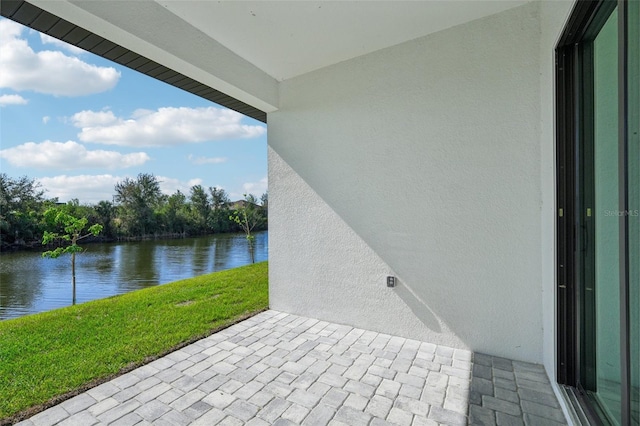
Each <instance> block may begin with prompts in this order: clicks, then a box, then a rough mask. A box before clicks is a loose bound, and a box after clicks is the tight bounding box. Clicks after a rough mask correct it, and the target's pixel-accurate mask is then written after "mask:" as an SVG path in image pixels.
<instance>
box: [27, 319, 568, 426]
mask: <svg viewBox="0 0 640 426" xmlns="http://www.w3.org/2000/svg"><path fill="white" fill-rule="evenodd" d="M58 424H61V425H62V424H63V425H87V426H88V425H94V424H95V425H136V424H139V425H146V424H155V425H187V424H194V425H249V426H251V425H273V424H275V425H323V426H324V425H337V426H339V425H350V426H354V425H371V426H374V425H394V424H395V425H409V426H411V425H438V424H440V425H443V424H444V425H467V424H471V425H511V424H513V425H537V424H545V425H562V424H566V423H565V420H564V416H563V414H562V410H561V409H560V406H559V404H558V401H557V400H556V398H555V395H554V393H553V391H552V389H551V385H550V383H549V380H548V378H547V375H546V373H545V371H544V368H543V367H542V366H540V365H535V364H529V363H524V362H519V361H512V360H509V359H505V358H499V357H492V356H489V355H484V354H477V353H476V354H473V353H471V352H469V351H465V350H460V349H452V348H449V347H444V346H437V345H434V344H431V343H428V342H420V341H417V340H411V339H405V338H402V337H398V336H390V335H387V334H384V333H376V332H373V331H366V330H361V329H357V328H353V327H349V326H345V325H340V324H333V323H329V322H326V321H318V320H315V319H312V318H306V317H301V316H296V315H290V314H285V313H280V312H277V311H266V312H263V313H260V314H258V315H256V316H254V317H252V318H249V319H248V320H245V321H243V322H241V323H238V324H236V325H234V326H232V327H229V328H227V329H225V330H223V331H221V332H219V333H216V334H214V335H211V336H209V337H207V338H205V339H202V340H200V341H198V342H196V343H193V344H192V345H189V346H187V347H185V348H182V349H180V350H178V351H175V352H173V353H171V354H169V355H167V356H166V357H164V358H161V359H158V360H156V361H153V362H152V363H150V364H148V365H145V366H143V367H141V368H138V369H136V370H134V371H131V372H129V373H126V374H124V375H122V376H120V377H118V378H116V379H114V380H112V381H111V382H108V383H104V384H102V385H99V386H97V387H95V388H93V389H91V390H89V391H87V392H86V393H84V394H81V395H79V396H76V397H74V398H72V399H69V400H67V401H65V402H63V403H61V404H59V405H57V406H55V407H52V408H50V409H48V410H45V411H43V412H41V413H39V414H36V415H35V416H33V417H32V418H30V419H28V420H26V421H24V422H22V423H19V425H21V426H33V425H42V426H49V425H58Z"/></svg>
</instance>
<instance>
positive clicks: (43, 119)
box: [42, 115, 51, 124]
mask: <svg viewBox="0 0 640 426" xmlns="http://www.w3.org/2000/svg"><path fill="white" fill-rule="evenodd" d="M49 120H51V117H49V116H48V115H45V116H44V117H42V124H47V123H48V122H49Z"/></svg>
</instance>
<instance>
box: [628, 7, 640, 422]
mask: <svg viewBox="0 0 640 426" xmlns="http://www.w3.org/2000/svg"><path fill="white" fill-rule="evenodd" d="M628 7H629V51H628V52H629V53H628V60H629V82H628V83H629V93H628V95H629V104H628V105H629V154H628V155H629V157H628V167H629V313H630V325H631V327H630V330H629V332H630V336H629V337H630V339H629V344H630V347H631V354H630V359H631V424H632V425H640V2H638V1H630V2H629V3H628Z"/></svg>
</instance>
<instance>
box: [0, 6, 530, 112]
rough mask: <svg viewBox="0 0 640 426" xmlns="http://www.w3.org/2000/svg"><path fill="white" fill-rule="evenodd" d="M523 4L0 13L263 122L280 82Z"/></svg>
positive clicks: (20, 9) (24, 9) (9, 9)
mask: <svg viewBox="0 0 640 426" xmlns="http://www.w3.org/2000/svg"><path fill="white" fill-rule="evenodd" d="M527 1H528V0H433V1H432V0H428V1H304V0H298V1H210V0H120V1H111V0H29V2H28V3H27V2H25V1H23V0H1V2H0V12H1V13H2V15H3V16H6V17H9V18H11V19H14V20H16V21H18V22H21V23H23V24H25V25H27V26H30V27H32V28H34V29H37V30H39V31H42V32H45V33H47V34H49V35H52V36H54V37H56V38H60V39H62V40H65V41H68V42H70V43H71V44H75V45H77V46H79V47H82V48H84V49H87V50H89V51H93V52H94V53H97V54H99V55H101V56H104V57H107V58H109V59H112V60H114V61H115V62H118V63H121V64H123V65H126V66H129V67H131V68H133V69H137V70H138V71H141V72H144V73H146V74H149V75H150V76H152V77H155V78H159V79H161V80H163V81H166V82H167V83H169V84H173V85H175V86H176V87H180V88H182V89H185V90H188V91H190V92H193V93H195V94H197V95H199V96H203V97H205V98H207V99H210V100H212V101H214V102H217V103H219V104H221V105H224V106H227V107H229V108H232V109H235V110H237V111H239V112H242V113H243V114H246V115H248V116H251V117H254V118H256V119H258V120H261V121H266V114H265V113H268V112H271V111H275V110H276V109H277V108H278V82H279V81H283V80H287V79H290V78H294V77H296V76H299V75H302V74H305V73H308V72H311V71H314V70H317V69H320V68H323V67H327V66H330V65H333V64H336V63H339V62H342V61H345V60H348V59H351V58H354V57H357V56H360V55H364V54H367V53H370V52H374V51H376V50H380V49H383V48H386V47H390V46H393V45H396V44H399V43H402V42H405V41H408V40H412V39H415V38H418V37H422V36H425V35H428V34H430V33H433V32H436V31H440V30H443V29H446V28H449V27H452V26H455V25H459V24H462V23H464V22H468V21H471V20H474V19H478V18H482V17H484V16H488V15H491V14H494V13H499V12H501V11H504V10H507V9H509V8H512V7H516V6H519V5H521V4H524V3H527Z"/></svg>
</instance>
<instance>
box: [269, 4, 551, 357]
mask: <svg viewBox="0 0 640 426" xmlns="http://www.w3.org/2000/svg"><path fill="white" fill-rule="evenodd" d="M544 7H545V6H543V5H540V4H539V3H532V4H528V5H525V6H522V7H519V8H516V9H512V10H509V11H506V12H503V13H500V14H497V15H493V16H490V17H487V18H484V19H481V20H477V21H473V22H470V23H467V24H464V25H461V26H458V27H454V28H452V29H449V30H445V31H442V32H439V33H436V34H433V35H430V36H427V37H424V38H421V39H417V40H414V41H410V42H407V43H403V44H401V45H398V46H395V47H391V48H388V49H384V50H381V51H378V52H374V53H372V54H368V55H365V56H361V57H359V58H356V59H352V60H349V61H345V62H343V63H340V64H337V65H335V66H331V67H327V68H324V69H321V70H318V71H315V72H312V73H309V74H306V75H303V76H301V77H297V78H294V79H291V80H287V81H284V82H282V83H280V90H279V99H280V109H279V111H277V112H274V113H270V114H269V116H268V123H269V145H270V148H269V168H270V171H269V183H270V188H269V192H270V194H269V197H270V200H269V207H270V213H269V215H270V224H269V225H270V242H269V244H270V254H269V257H270V304H271V307H272V308H274V309H277V310H283V311H287V312H292V313H300V314H305V315H310V316H314V317H318V318H324V319H328V320H332V321H337V322H342V323H347V324H352V325H356V326H359V327H363V328H368V329H374V330H379V331H383V332H389V333H396V334H399V335H403V336H407V337H413V338H419V339H425V340H429V341H432V342H435V343H440V344H446V345H449V346H454V347H464V348H470V349H472V350H475V351H479V352H486V353H490V354H496V355H502V356H507V357H511V358H515V359H521V360H527V361H535V362H542V361H543V339H544V340H545V343H546V344H549V342H548V338H549V335H548V334H549V333H546V334H545V333H543V325H544V326H548V325H549V321H548V318H546V316H547V315H549V311H548V309H547V308H546V307H545V308H543V303H542V300H543V287H544V288H545V289H546V290H548V289H549V288H551V289H552V288H553V287H552V286H553V282H548V280H549V278H550V277H551V279H553V274H550V273H549V270H548V268H547V267H544V268H543V267H542V256H545V259H547V260H548V255H547V254H546V251H544V248H547V247H548V245H549V243H551V244H552V243H553V236H552V235H551V236H549V235H547V233H548V232H549V229H548V228H549V218H548V217H546V218H545V219H544V220H543V214H542V213H543V208H546V209H547V213H548V209H549V206H548V205H545V204H543V200H544V201H545V202H546V203H549V202H553V197H551V198H550V197H549V194H550V193H549V192H548V191H549V188H548V186H549V185H551V186H552V185H553V178H552V177H551V178H550V179H549V177H548V176H547V177H545V178H542V176H541V173H542V172H543V171H544V172H545V173H548V172H549V158H548V157H549V153H550V152H551V153H552V152H553V135H552V131H549V129H548V125H549V123H542V122H541V120H542V117H543V116H544V117H546V119H548V113H549V111H548V108H549V107H551V108H552V105H553V102H552V100H553V98H552V97H549V96H548V95H545V97H544V98H543V97H542V96H541V88H542V87H546V86H548V84H547V83H542V82H541V72H542V67H549V66H551V67H552V66H553V63H552V62H550V61H549V57H544V55H543V54H542V53H541V52H542V51H543V46H542V45H541V40H543V41H544V42H545V43H549V40H548V37H541V30H545V31H548V30H550V29H549V28H541V25H546V24H545V23H551V24H552V25H557V22H555V20H553V19H547V20H541V19H540V15H541V12H545V13H547V12H548V11H547V10H545V9H544ZM550 7H552V8H553V6H550ZM554 31H555V32H556V33H559V31H560V29H559V28H558V29H555V30H554ZM554 36H555V34H554ZM553 40H554V41H555V37H554V38H553ZM547 48H548V49H552V48H553V46H552V45H550V46H548V47H547ZM544 71H545V72H546V73H547V75H549V73H548V71H549V70H547V69H545V70H544ZM550 75H552V74H550ZM543 110H544V111H543ZM543 112H544V114H543ZM543 129H546V131H545V132H543ZM543 134H544V135H545V139H544V140H541V135H543ZM549 137H551V139H548V138H549ZM550 147H551V148H550ZM550 149H551V151H550ZM543 153H544V155H545V158H544V159H543V158H542V156H543ZM551 170H552V168H551ZM543 185H544V186H545V187H544V188H543V187H542V186H543ZM551 191H552V188H551ZM552 193H553V192H551V194H552ZM551 225H552V222H551ZM551 231H552V229H551ZM541 248H543V249H542V250H541ZM551 248H552V247H551ZM387 274H393V275H396V276H397V277H398V278H399V280H400V284H399V286H398V287H397V288H395V289H388V288H387V287H386V283H385V276H386V275H387ZM549 286H551V287H549ZM545 303H547V297H546V295H545ZM551 313H553V311H551ZM543 315H544V316H545V317H544V318H543ZM545 353H546V352H545ZM545 360H546V359H545Z"/></svg>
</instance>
